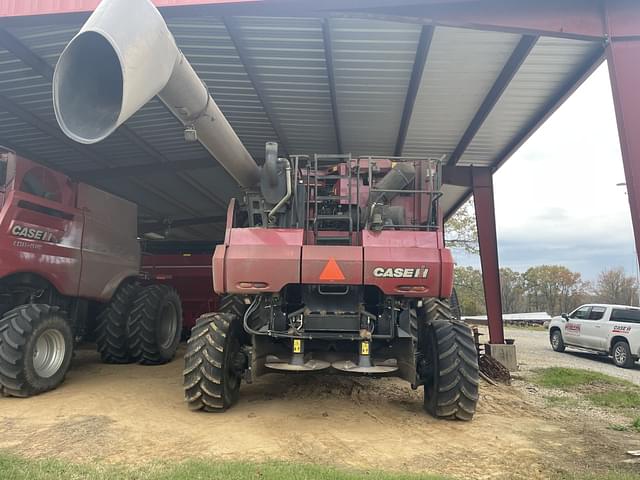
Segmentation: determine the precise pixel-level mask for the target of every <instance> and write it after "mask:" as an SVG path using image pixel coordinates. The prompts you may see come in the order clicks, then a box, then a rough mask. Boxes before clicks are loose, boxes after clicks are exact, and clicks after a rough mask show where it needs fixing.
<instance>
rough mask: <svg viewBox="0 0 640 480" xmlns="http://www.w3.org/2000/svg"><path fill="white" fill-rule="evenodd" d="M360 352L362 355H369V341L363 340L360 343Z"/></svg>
mask: <svg viewBox="0 0 640 480" xmlns="http://www.w3.org/2000/svg"><path fill="white" fill-rule="evenodd" d="M360 353H361V354H362V355H369V342H362V343H361V344H360Z"/></svg>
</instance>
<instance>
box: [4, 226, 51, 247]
mask: <svg viewBox="0 0 640 480" xmlns="http://www.w3.org/2000/svg"><path fill="white" fill-rule="evenodd" d="M11 235H13V236H14V237H18V238H27V239H29V240H41V241H43V242H50V243H58V239H57V238H56V237H55V236H54V235H53V233H51V232H48V231H46V230H39V229H37V228H29V227H25V226H24V225H14V226H13V228H12V229H11Z"/></svg>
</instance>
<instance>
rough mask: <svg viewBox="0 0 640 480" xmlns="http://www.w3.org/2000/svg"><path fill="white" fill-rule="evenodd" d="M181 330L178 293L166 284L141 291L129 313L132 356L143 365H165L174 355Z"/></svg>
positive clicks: (129, 339) (180, 309) (180, 306)
mask: <svg viewBox="0 0 640 480" xmlns="http://www.w3.org/2000/svg"><path fill="white" fill-rule="evenodd" d="M181 329H182V305H181V302H180V297H179V296H178V293H177V292H176V291H175V290H174V289H173V288H171V287H167V286H166V285H151V286H148V287H145V288H143V289H142V290H140V292H139V294H138V296H137V297H136V299H135V300H134V303H133V309H132V310H131V314H130V315H129V323H128V329H127V331H128V341H129V352H130V355H131V358H132V359H133V360H134V361H137V362H139V363H141V364H143V365H162V364H164V363H167V362H170V361H171V360H173V357H175V354H176V350H177V348H178V343H179V342H180V333H181Z"/></svg>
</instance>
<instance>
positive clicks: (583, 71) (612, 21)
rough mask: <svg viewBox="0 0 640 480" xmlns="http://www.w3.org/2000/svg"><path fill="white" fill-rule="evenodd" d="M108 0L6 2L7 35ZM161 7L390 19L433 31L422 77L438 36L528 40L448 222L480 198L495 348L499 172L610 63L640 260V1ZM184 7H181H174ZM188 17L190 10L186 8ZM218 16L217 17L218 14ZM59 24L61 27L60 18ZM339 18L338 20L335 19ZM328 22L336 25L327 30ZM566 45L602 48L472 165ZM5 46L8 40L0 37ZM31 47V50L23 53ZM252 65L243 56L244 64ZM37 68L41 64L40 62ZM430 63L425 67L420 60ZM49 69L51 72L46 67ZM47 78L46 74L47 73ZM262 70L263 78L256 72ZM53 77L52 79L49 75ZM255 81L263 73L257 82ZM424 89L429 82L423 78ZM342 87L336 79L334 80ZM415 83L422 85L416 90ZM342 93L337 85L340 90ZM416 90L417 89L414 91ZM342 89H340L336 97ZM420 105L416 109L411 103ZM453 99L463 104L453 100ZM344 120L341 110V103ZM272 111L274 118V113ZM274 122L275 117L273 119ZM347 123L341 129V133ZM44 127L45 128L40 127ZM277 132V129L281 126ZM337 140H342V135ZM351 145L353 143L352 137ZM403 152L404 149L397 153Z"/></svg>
mask: <svg viewBox="0 0 640 480" xmlns="http://www.w3.org/2000/svg"><path fill="white" fill-rule="evenodd" d="M98 3H99V0H37V1H36V0H33V1H20V2H18V1H14V0H0V33H2V32H1V30H2V27H3V26H4V25H7V22H6V21H7V20H11V17H21V18H16V19H15V20H16V22H15V23H14V24H15V25H19V24H28V23H29V21H30V20H29V18H30V17H29V16H36V17H33V18H34V19H36V20H33V21H34V22H36V23H38V22H41V23H42V22H45V24H46V20H45V17H47V16H48V17H51V22H54V23H55V22H56V21H64V15H46V14H79V15H80V16H82V15H85V14H86V13H87V12H90V11H92V10H93V9H94V8H95V7H96V6H97V4H98ZM154 3H155V4H156V5H157V6H159V7H167V8H165V10H164V12H165V13H166V14H167V15H169V16H170V15H172V11H175V12H178V10H179V9H180V8H184V9H190V10H189V11H190V12H191V13H192V14H194V13H198V12H199V11H200V10H198V9H202V12H205V10H204V9H206V8H211V9H213V8H215V9H216V10H215V11H216V14H217V15H221V16H224V17H225V18H226V17H229V16H232V15H248V16H251V15H265V16H272V15H275V16H287V17H295V16H304V15H308V14H310V13H311V14H312V16H313V15H316V16H320V17H323V16H325V15H328V16H332V15H333V16H335V14H336V12H337V15H338V17H339V16H340V12H346V13H345V15H346V17H349V16H354V15H355V16H357V15H362V16H363V17H362V18H373V19H378V20H389V21H396V22H405V23H413V24H417V25H422V26H423V34H422V36H421V38H423V39H424V41H422V40H421V41H420V45H421V48H420V49H419V52H422V53H423V55H418V54H416V64H415V67H414V70H415V71H416V73H417V74H420V73H421V72H422V68H424V64H425V61H428V50H429V44H430V43H431V37H432V35H433V31H432V29H436V30H437V29H438V28H440V27H445V28H448V27H454V28H470V29H474V30H485V31H489V32H502V33H508V34H515V35H520V41H519V42H518V44H517V47H516V48H515V50H514V51H513V53H512V55H511V56H510V57H509V58H508V61H507V62H506V64H505V65H504V69H503V70H502V71H501V72H500V75H499V76H498V78H497V79H496V81H495V84H494V85H493V88H491V89H490V91H489V92H488V93H487V95H486V98H485V99H484V101H482V102H481V103H480V106H479V108H478V110H477V113H476V114H475V116H474V117H473V118H472V120H471V121H470V123H469V124H468V125H466V130H465V131H464V134H463V135H462V137H461V138H460V140H459V143H458V145H457V147H456V148H455V149H454V150H453V151H452V153H451V155H450V157H449V161H448V165H447V167H446V172H445V177H446V178H447V179H448V180H449V181H450V182H452V183H451V184H452V185H457V186H462V187H464V188H465V191H466V194H465V196H464V198H461V199H460V201H459V202H458V203H456V204H455V205H454V206H453V207H451V208H450V209H449V211H448V214H451V213H453V211H455V208H457V207H458V206H460V205H462V203H464V201H466V200H467V199H468V198H469V197H470V196H471V195H473V196H474V198H475V201H476V214H477V217H476V219H477V224H478V232H479V243H480V252H481V262H482V269H483V282H484V291H485V299H486V303H487V313H488V318H489V330H490V342H491V343H497V344H499V343H503V342H504V332H503V325H502V306H501V297H500V279H499V268H498V267H499V264H498V248H497V238H496V224H495V223H496V222H495V212H494V200H493V183H492V174H493V173H494V172H495V171H496V170H497V169H498V168H499V167H500V166H501V165H502V164H503V163H504V162H505V161H506V160H507V159H508V158H509V157H511V156H512V155H513V153H514V152H515V151H517V149H518V148H519V147H520V146H521V145H522V144H523V143H524V142H525V141H526V140H527V139H528V138H529V136H530V135H531V134H532V133H533V132H535V131H536V130H537V128H538V127H539V126H540V125H542V124H543V123H544V122H545V121H546V119H547V118H549V116H551V114H552V113H553V112H554V111H555V110H556V109H557V108H558V107H559V106H560V105H561V104H562V103H563V102H564V100H566V98H568V97H569V96H570V95H571V94H572V93H573V91H575V89H576V88H577V87H578V86H579V85H580V84H582V82H583V81H584V80H585V79H586V78H587V77H588V76H589V75H590V74H591V72H593V70H595V68H597V66H598V65H600V64H601V63H602V61H603V60H604V59H605V58H606V59H607V60H608V66H609V70H610V75H611V83H612V88H613V95H614V101H615V106H616V115H617V120H618V128H619V134H620V143H621V148H622V155H623V161H624V168H625V173H626V178H627V186H628V193H629V203H630V207H631V214H632V221H633V227H634V233H635V240H636V251H638V252H640V88H639V86H640V2H639V1H637V0H536V1H522V2H505V1H504V0H424V1H423V2H417V1H415V0H367V1H363V0H324V1H323V2H317V0H278V1H273V0H154ZM172 7H176V8H172ZM178 7H180V8H178ZM185 11H186V10H185ZM212 11H213V10H212ZM56 18H57V19H59V20H55V19H56ZM328 18H329V17H328ZM325 23H326V22H325ZM328 33H330V32H329V31H328V30H327V31H326V32H325V43H327V39H328V40H330V35H328ZM548 37H551V38H557V39H564V40H567V39H570V40H584V41H589V42H593V44H594V45H597V46H598V48H596V49H595V50H597V51H594V53H593V55H590V56H589V58H585V60H584V64H582V65H580V66H579V68H578V69H577V70H576V72H575V73H572V76H571V78H569V79H568V81H567V82H566V83H565V84H563V85H559V87H558V89H557V91H556V92H555V93H554V94H553V95H552V96H551V98H548V99H547V100H546V103H545V104H544V105H542V106H541V108H540V109H539V111H538V112H537V113H536V114H535V115H534V116H533V117H532V118H531V119H530V120H529V121H528V123H527V124H526V125H525V126H524V128H523V129H522V130H521V131H520V132H519V133H517V134H516V135H515V137H514V138H513V139H512V140H510V141H509V143H508V145H507V146H506V147H505V148H503V149H502V150H501V151H500V152H499V153H498V154H497V155H494V154H491V157H490V158H486V159H484V160H485V163H484V164H483V165H482V166H481V167H480V166H477V168H471V167H470V165H469V162H466V164H464V162H463V164H464V165H463V166H459V165H458V161H459V160H461V159H464V155H465V152H466V151H467V150H468V147H469V146H470V144H471V143H472V141H473V139H474V138H475V137H476V136H477V134H478V132H479V131H480V130H481V128H482V126H483V125H484V124H485V123H486V120H487V118H488V117H489V115H490V113H491V112H492V111H493V110H494V107H496V105H498V104H499V101H500V99H501V98H502V96H503V93H504V92H505V90H506V89H507V87H508V85H509V83H510V81H511V80H512V79H513V78H514V76H515V75H517V73H518V71H519V69H520V67H521V66H522V64H523V62H525V61H526V58H527V56H528V55H529V54H530V53H531V51H532V49H534V48H535V46H536V44H537V42H538V41H539V39H541V38H548ZM0 40H2V39H0ZM4 45H5V48H6V47H11V48H8V50H10V51H12V52H13V53H15V54H17V55H18V57H20V58H22V59H24V60H25V61H26V62H27V64H29V65H32V66H35V68H36V69H38V68H39V66H41V63H39V61H38V59H37V58H36V57H34V56H33V53H32V52H30V51H29V50H28V48H26V47H24V45H21V44H16V42H13V40H12V39H11V38H9V40H6V39H5V41H4ZM23 47H24V48H23ZM241 57H242V56H241ZM31 60H33V61H31ZM418 60H420V61H418ZM45 67H46V68H45V70H47V69H48V68H50V67H48V66H45ZM40 70H41V69H40ZM249 72H250V73H251V72H253V70H249ZM45 73H46V72H45ZM250 78H251V79H252V80H255V75H250ZM416 79H417V80H416V82H417V81H418V80H419V79H420V75H417V76H416ZM334 80H335V79H334ZM416 82H413V83H416ZM332 85H333V84H332ZM414 87H416V88H414V89H411V88H410V89H409V90H410V91H412V92H413V95H408V96H407V99H408V101H407V105H408V106H409V107H410V108H408V109H405V111H406V112H405V113H406V115H403V116H404V117H406V118H405V119H404V120H403V122H402V123H403V125H404V127H403V128H401V132H402V133H403V134H402V135H400V136H399V137H398V145H399V146H403V145H404V138H405V137H406V131H407V128H408V124H409V123H410V122H411V117H412V112H413V108H412V107H413V102H415V96H416V95H415V93H416V92H417V85H414ZM414 90H415V91H414ZM332 91H333V90H332ZM409 100H410V101H409ZM452 101H456V100H455V99H453V100H452ZM333 106H334V116H336V115H337V114H336V113H335V110H336V105H335V104H334V105H333ZM12 111H13V112H14V113H16V112H17V114H19V115H18V116H20V117H22V118H23V119H29V118H31V116H30V115H27V114H26V113H24V112H23V113H20V112H21V111H18V110H16V109H15V108H14V109H13V110H12ZM270 113H272V112H271V111H270ZM271 116H273V115H271ZM337 124H338V122H337V121H336V125H337ZM34 125H37V123H34ZM274 125H276V124H275V123H274ZM336 134H339V132H338V131H336ZM343 140H344V139H343ZM396 149H397V150H402V148H400V147H396Z"/></svg>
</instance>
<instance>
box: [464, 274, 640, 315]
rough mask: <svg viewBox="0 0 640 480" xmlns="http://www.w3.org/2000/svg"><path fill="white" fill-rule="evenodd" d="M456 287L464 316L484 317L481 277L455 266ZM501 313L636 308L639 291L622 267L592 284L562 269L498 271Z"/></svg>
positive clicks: (632, 278)
mask: <svg viewBox="0 0 640 480" xmlns="http://www.w3.org/2000/svg"><path fill="white" fill-rule="evenodd" d="M455 287H456V292H457V294H458V301H459V302H460V307H461V310H462V314H463V315H485V314H486V309H485V303H484V290H483V286H482V273H481V272H480V270H478V269H476V268H473V267H460V266H457V267H456V270H455ZM500 288H501V292H502V309H503V312H504V313H524V312H547V313H548V314H549V315H559V314H561V313H568V312H570V311H571V310H573V309H574V308H576V307H578V306H580V305H582V304H584V303H615V304H621V305H633V306H638V305H639V299H638V295H639V293H640V289H639V286H638V282H637V280H636V279H635V278H634V277H631V276H628V275H627V274H626V273H625V271H624V269H623V268H622V267H618V268H611V269H607V270H603V271H602V272H600V274H599V275H598V278H597V280H596V281H595V282H589V281H585V280H584V279H583V278H582V275H581V274H580V273H578V272H572V271H571V270H569V269H568V268H566V267H564V266H562V265H539V266H537V267H531V268H529V269H528V270H527V271H526V272H524V273H521V272H516V271H514V270H511V269H510V268H501V269H500Z"/></svg>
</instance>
